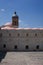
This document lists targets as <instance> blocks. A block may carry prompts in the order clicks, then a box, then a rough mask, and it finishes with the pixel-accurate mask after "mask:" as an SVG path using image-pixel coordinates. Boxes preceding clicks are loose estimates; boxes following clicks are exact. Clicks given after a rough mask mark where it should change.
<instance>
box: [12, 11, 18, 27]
mask: <svg viewBox="0 0 43 65" xmlns="http://www.w3.org/2000/svg"><path fill="white" fill-rule="evenodd" d="M12 26H14V27H15V28H18V16H17V14H16V12H14V14H13V16H12Z"/></svg>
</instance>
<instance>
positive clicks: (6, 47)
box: [0, 12, 43, 51]
mask: <svg viewBox="0 0 43 65" xmlns="http://www.w3.org/2000/svg"><path fill="white" fill-rule="evenodd" d="M0 51H43V28H19V17H18V16H17V14H16V12H15V13H14V15H13V16H12V24H9V25H4V26H1V27H0Z"/></svg>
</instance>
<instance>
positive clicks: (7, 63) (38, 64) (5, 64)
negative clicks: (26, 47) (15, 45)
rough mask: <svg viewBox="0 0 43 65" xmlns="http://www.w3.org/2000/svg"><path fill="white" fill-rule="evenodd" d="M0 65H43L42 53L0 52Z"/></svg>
mask: <svg viewBox="0 0 43 65" xmlns="http://www.w3.org/2000/svg"><path fill="white" fill-rule="evenodd" d="M0 65H43V52H5V53H4V52H0Z"/></svg>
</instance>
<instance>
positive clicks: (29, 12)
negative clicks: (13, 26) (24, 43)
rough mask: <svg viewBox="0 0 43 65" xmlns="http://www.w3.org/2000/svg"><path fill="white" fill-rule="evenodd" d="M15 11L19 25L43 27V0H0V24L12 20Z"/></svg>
mask: <svg viewBox="0 0 43 65" xmlns="http://www.w3.org/2000/svg"><path fill="white" fill-rule="evenodd" d="M14 11H16V12H17V15H18V16H19V27H23V28H28V27H29V28H34V27H35V28H43V0H0V26H1V25H4V24H6V23H7V22H8V23H9V22H11V21H12V15H13V13H14Z"/></svg>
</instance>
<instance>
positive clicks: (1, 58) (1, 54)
mask: <svg viewBox="0 0 43 65" xmlns="http://www.w3.org/2000/svg"><path fill="white" fill-rule="evenodd" d="M6 54H7V52H0V63H1V61H2V60H3V59H4V58H5V56H6Z"/></svg>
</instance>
